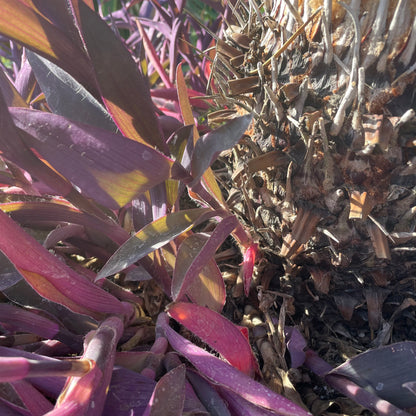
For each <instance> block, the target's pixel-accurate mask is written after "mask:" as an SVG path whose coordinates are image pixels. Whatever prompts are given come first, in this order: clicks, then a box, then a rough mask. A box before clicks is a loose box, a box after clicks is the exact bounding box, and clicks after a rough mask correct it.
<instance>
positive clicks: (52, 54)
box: [0, 0, 95, 89]
mask: <svg viewBox="0 0 416 416" xmlns="http://www.w3.org/2000/svg"><path fill="white" fill-rule="evenodd" d="M44 3H45V6H46V7H45V9H48V17H45V16H43V15H42V14H41V12H40V11H39V10H38V9H36V7H35V6H34V5H33V3H32V2H30V3H29V2H26V3H24V2H21V1H8V0H0V9H1V11H2V12H1V13H0V33H2V34H3V35H5V36H7V37H9V38H11V39H13V40H16V41H17V42H19V43H20V44H23V45H25V46H27V47H28V48H29V49H31V50H33V51H34V52H36V53H39V54H40V55H42V56H44V57H45V58H47V59H49V60H51V61H52V62H54V63H55V64H56V65H59V66H60V67H62V68H63V69H65V70H66V71H67V72H69V73H70V74H71V75H73V76H74V77H75V78H76V79H77V80H78V81H79V82H81V83H82V84H83V85H86V86H88V87H89V88H90V89H93V88H95V84H94V81H93V80H92V79H91V77H90V73H91V71H90V69H91V65H90V63H89V62H88V59H87V56H86V55H85V53H84V51H83V50H82V49H81V47H80V45H79V44H78V43H77V42H74V39H77V36H73V37H70V36H68V31H69V29H70V23H69V18H70V16H69V14H68V12H67V8H66V2H65V1H63V0H55V1H54V2H53V3H54V7H49V8H48V7H47V4H46V3H51V2H44ZM49 6H51V4H49ZM51 20H54V21H55V22H54V23H57V24H58V26H57V25H55V24H53V23H52V21H51ZM59 25H60V26H59ZM72 26H73V25H72ZM72 33H75V32H73V31H72Z"/></svg>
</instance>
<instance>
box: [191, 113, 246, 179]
mask: <svg viewBox="0 0 416 416" xmlns="http://www.w3.org/2000/svg"><path fill="white" fill-rule="evenodd" d="M252 118H253V116H252V115H251V114H246V115H245V116H242V117H238V118H235V119H233V120H231V121H230V122H229V123H227V124H225V125H223V126H221V127H219V128H218V129H216V130H213V131H211V132H209V133H207V134H206V135H204V136H202V137H200V138H199V139H198V141H197V142H196V144H195V149H194V153H193V155H192V177H193V178H194V180H193V182H192V184H196V183H197V182H198V181H199V179H200V178H201V177H202V175H203V174H204V172H205V171H206V170H207V169H208V168H209V167H210V166H211V165H212V163H213V162H214V160H215V159H216V158H217V157H218V155H219V154H220V153H221V152H222V151H224V150H227V149H230V148H231V147H234V146H235V145H236V144H237V143H238V142H239V141H240V139H241V136H242V135H243V134H244V132H245V131H246V130H247V128H248V126H249V125H250V123H251V120H252Z"/></svg>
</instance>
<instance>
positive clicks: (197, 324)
mask: <svg viewBox="0 0 416 416" xmlns="http://www.w3.org/2000/svg"><path fill="white" fill-rule="evenodd" d="M167 312H168V315H169V316H170V317H171V318H173V319H175V320H176V321H178V322H179V323H180V324H182V325H183V326H185V327H186V328H187V329H189V330H190V331H191V332H193V333H194V334H195V335H197V336H198V337H199V338H201V340H202V341H203V342H205V343H206V344H208V345H209V346H210V347H211V348H213V349H215V350H216V351H217V352H219V353H220V354H221V356H222V357H223V358H225V359H226V360H227V361H228V362H229V363H230V364H231V365H232V366H233V367H235V368H237V369H238V370H240V371H242V372H243V373H245V374H247V375H248V376H249V377H254V374H255V373H256V371H257V370H258V367H257V363H256V359H255V358H254V355H253V352H252V351H251V347H250V344H249V342H248V340H247V339H246V338H245V337H244V335H243V334H242V333H241V332H240V330H239V328H237V327H236V326H235V325H234V324H232V323H231V322H230V321H229V320H228V319H226V318H224V317H223V316H222V315H220V314H219V313H217V312H214V311H211V310H210V309H208V308H204V307H202V306H198V305H194V304H192V303H184V302H179V303H174V304H171V305H170V306H169V308H168V311H167ZM230 339H232V340H233V342H232V343H230Z"/></svg>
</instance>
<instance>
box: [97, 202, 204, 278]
mask: <svg viewBox="0 0 416 416" xmlns="http://www.w3.org/2000/svg"><path fill="white" fill-rule="evenodd" d="M208 212H210V210H209V209H204V208H196V209H189V210H184V211H179V212H175V213H173V214H168V215H166V216H164V217H162V218H159V219H158V220H156V221H153V222H152V223H150V224H148V225H146V226H145V227H143V228H142V229H141V230H140V231H139V232H137V233H136V234H135V235H134V236H133V237H131V238H130V239H129V240H128V241H126V242H125V243H124V244H123V245H122V246H121V247H120V248H119V249H118V250H117V251H116V252H115V253H114V254H113V255H112V257H111V258H110V260H108V262H107V263H106V264H105V266H104V267H103V268H102V269H101V271H100V272H99V273H98V275H97V278H98V279H100V278H103V277H107V276H110V275H111V274H114V273H117V272H119V271H121V270H123V269H125V268H126V267H128V266H130V265H131V264H133V263H134V262H136V261H137V260H139V259H140V258H142V257H144V256H146V255H147V254H149V253H151V252H152V251H154V250H156V249H158V248H160V247H162V246H164V245H165V244H166V243H168V242H169V241H171V240H173V239H174V238H175V237H177V236H178V235H180V234H182V233H183V232H185V231H187V230H190V229H191V228H192V227H193V226H194V225H195V223H196V221H197V220H198V219H199V218H200V217H201V216H202V215H203V214H206V213H208Z"/></svg>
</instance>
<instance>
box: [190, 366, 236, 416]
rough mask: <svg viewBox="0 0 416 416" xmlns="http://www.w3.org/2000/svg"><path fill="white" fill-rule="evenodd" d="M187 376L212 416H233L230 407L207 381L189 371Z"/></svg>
mask: <svg viewBox="0 0 416 416" xmlns="http://www.w3.org/2000/svg"><path fill="white" fill-rule="evenodd" d="M186 376H187V378H188V380H189V381H190V382H191V384H192V387H193V389H194V391H195V392H196V394H197V396H198V397H199V400H201V402H202V404H203V405H204V406H205V408H206V409H207V410H208V412H209V414H210V415H212V416H231V413H230V411H229V410H228V406H227V405H226V404H225V402H224V400H223V399H222V398H221V396H220V395H219V394H218V392H217V390H215V389H214V387H213V386H212V385H211V384H210V383H209V382H208V381H207V380H205V379H204V378H203V377H202V376H200V375H199V374H198V373H196V372H194V371H192V370H187V372H186Z"/></svg>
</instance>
